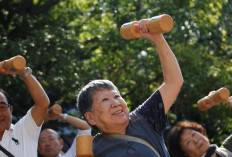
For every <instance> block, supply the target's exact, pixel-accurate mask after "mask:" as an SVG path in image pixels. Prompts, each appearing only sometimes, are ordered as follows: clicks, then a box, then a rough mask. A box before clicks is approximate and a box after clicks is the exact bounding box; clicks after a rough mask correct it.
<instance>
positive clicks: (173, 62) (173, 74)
mask: <svg viewBox="0 0 232 157" xmlns="http://www.w3.org/2000/svg"><path fill="white" fill-rule="evenodd" d="M147 22H148V21H147V20H141V21H140V23H139V25H137V26H136V28H137V30H138V31H139V32H140V34H141V36H142V37H144V38H147V39H149V40H151V41H152V42H153V43H154V44H155V46H156V49H157V53H158V55H159V59H160V62H161V67H162V70H163V76H164V83H163V84H162V85H161V86H160V87H159V91H160V93H161V96H162V99H163V102H164V109H165V113H167V112H168V111H169V109H170V107H171V106H172V104H173V103H174V101H175V100H176V98H177V95H178V94H179V92H180V89H181V87H182V85H183V82H184V81H183V77H182V73H181V70H180V67H179V64H178V62H177V59H176V57H175V55H174V53H173V52H172V50H171V48H170V47H169V45H168V44H167V42H166V40H165V39H164V37H163V35H162V34H152V33H151V32H149V31H148V28H147Z"/></svg>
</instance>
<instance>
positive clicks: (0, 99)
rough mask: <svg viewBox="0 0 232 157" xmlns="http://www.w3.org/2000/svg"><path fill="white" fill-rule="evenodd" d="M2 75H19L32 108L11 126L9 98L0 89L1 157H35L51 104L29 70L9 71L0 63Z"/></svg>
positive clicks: (11, 107) (26, 68)
mask: <svg viewBox="0 0 232 157" xmlns="http://www.w3.org/2000/svg"><path fill="white" fill-rule="evenodd" d="M1 73H2V74H5V75H6V74H17V75H19V76H20V78H21V79H22V80H23V82H24V83H25V85H26V86H27V89H28V91H29V93H30V95H31V97H32V99H33V101H34V105H33V106H32V107H31V108H30V109H29V110H28V112H27V114H26V115H25V116H24V117H23V118H21V119H20V120H19V121H18V122H17V123H16V124H12V112H13V106H12V104H11V103H10V99H11V98H10V97H9V95H8V94H7V93H6V92H5V91H4V90H3V89H0V144H1V145H0V146H1V150H0V156H1V157H6V156H7V155H6V154H8V156H9V154H10V155H12V156H17V157H36V156H37V145H38V138H39V133H40V130H41V126H42V124H43V121H44V117H45V116H46V114H47V109H48V106H49V104H50V101H49V98H48V96H47V94H46V93H45V91H44V89H43V87H42V86H41V85H40V83H39V82H38V81H37V79H36V78H35V77H34V76H33V75H32V70H31V69H30V68H29V67H25V68H23V69H22V70H11V69H9V68H7V66H4V64H3V69H2V70H1ZM3 151H4V153H3Z"/></svg>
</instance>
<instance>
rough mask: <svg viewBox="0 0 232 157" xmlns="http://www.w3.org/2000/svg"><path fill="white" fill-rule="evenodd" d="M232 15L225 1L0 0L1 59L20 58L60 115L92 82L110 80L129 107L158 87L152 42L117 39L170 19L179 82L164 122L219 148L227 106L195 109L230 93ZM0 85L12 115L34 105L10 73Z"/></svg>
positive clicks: (225, 127)
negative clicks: (197, 127)
mask: <svg viewBox="0 0 232 157" xmlns="http://www.w3.org/2000/svg"><path fill="white" fill-rule="evenodd" d="M231 10H232V5H231V1H228V0H205V1H196V0H190V1H182V0H176V1H173V0H165V1H164V0H162V1H161V0H157V1H151V0H144V1H141V0H136V1H114V0H108V1H106V0H66V1H59V0H36V1H33V0H27V1H26V0H17V1H13V0H0V19H1V20H0V43H1V44H0V53H1V57H0V59H1V60H4V59H8V58H10V57H13V56H15V55H22V56H24V57H25V58H26V60H27V65H28V66H30V67H31V68H32V69H33V71H34V72H33V73H34V75H35V76H36V77H37V78H38V80H39V81H40V82H41V84H42V85H43V87H44V88H45V89H46V92H47V93H48V95H49V98H50V100H51V104H54V103H59V104H61V105H62V107H63V109H64V112H70V109H73V108H76V106H75V103H76V94H77V93H78V90H79V89H80V88H81V87H82V86H83V85H85V84H86V83H88V82H89V81H90V80H92V79H110V80H112V81H113V82H114V83H115V84H116V85H117V86H118V88H119V89H120V91H121V94H122V95H123V97H124V98H125V100H126V102H127V103H128V106H129V108H130V110H133V109H134V108H135V107H137V106H138V105H139V104H141V103H142V102H143V101H144V100H145V99H146V98H147V97H149V96H150V94H151V93H152V92H154V91H155V90H156V89H157V87H159V85H160V84H162V81H163V74H162V70H161V67H160V62H159V59H158V55H157V54H156V50H155V48H154V46H153V44H152V43H150V42H149V41H147V40H144V39H134V40H123V39H122V38H121V37H120V34H119V30H120V26H121V25H122V24H124V23H126V22H130V21H134V20H140V19H142V18H149V17H152V16H156V15H160V14H164V13H166V14H169V15H171V16H172V18H173V20H174V28H173V30H172V31H171V32H170V33H167V34H164V36H165V38H166V39H167V41H168V43H169V45H170V47H171V48H172V50H173V51H174V53H175V54H176V56H177V59H178V61H179V64H180V67H181V69H182V73H183V76H184V80H185V82H184V86H183V88H182V89H181V93H180V94H179V96H178V98H177V100H176V102H175V104H174V106H173V108H172V109H171V112H170V113H169V118H170V124H173V123H175V122H176V121H178V120H181V119H190V120H194V121H197V122H200V123H202V124H204V125H205V126H206V128H207V130H208V134H209V136H210V138H211V139H212V142H216V143H220V142H221V141H222V140H223V138H224V137H225V136H226V135H228V134H230V133H231V132H230V129H231V125H230V124H231V121H232V119H231V118H230V112H231V109H230V108H229V107H228V106H226V105H221V106H218V107H215V108H213V109H211V110H209V111H206V112H200V111H199V110H198V109H197V106H196V103H197V101H198V100H199V99H200V98H202V97H204V96H205V95H207V94H208V93H209V92H210V91H212V90H217V89H219V88H220V87H223V86H224V87H227V88H228V89H229V90H230V91H232V86H231V82H230V78H231V72H232V68H231V63H232V60H231V56H232V41H231V36H232V31H231V27H232V23H231V22H230V21H231ZM0 82H1V85H2V86H1V87H2V88H4V89H7V91H8V92H9V93H10V95H11V96H13V99H14V100H15V101H16V102H17V103H18V105H19V107H17V109H16V112H15V116H16V117H20V116H22V115H23V114H25V112H26V110H25V109H28V108H29V107H30V105H31V104H32V100H31V99H28V98H29V94H28V91H27V90H26V88H25V86H24V85H23V84H22V82H21V81H20V80H19V79H18V78H17V77H14V76H13V77H12V76H4V77H1V80H0ZM22 93H25V94H22ZM76 115H77V116H80V115H79V114H78V113H76ZM54 127H56V126H54Z"/></svg>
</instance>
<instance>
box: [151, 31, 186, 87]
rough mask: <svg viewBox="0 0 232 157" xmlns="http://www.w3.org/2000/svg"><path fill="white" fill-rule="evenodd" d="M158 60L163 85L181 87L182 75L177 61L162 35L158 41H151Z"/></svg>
mask: <svg viewBox="0 0 232 157" xmlns="http://www.w3.org/2000/svg"><path fill="white" fill-rule="evenodd" d="M153 42H154V44H155V46H156V49H157V53H158V55H159V58H160V62H161V67H162V70H163V76H164V83H168V84H173V85H176V86H177V87H181V86H182V83H183V77H182V73H181V70H180V67H179V64H178V62H177V59H176V57H175V55H174V53H173V52H172V50H171V48H170V47H169V45H168V44H167V42H166V40H165V39H164V37H163V36H162V35H160V36H159V40H153Z"/></svg>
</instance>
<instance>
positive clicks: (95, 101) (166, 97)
mask: <svg viewBox="0 0 232 157" xmlns="http://www.w3.org/2000/svg"><path fill="white" fill-rule="evenodd" d="M147 22H148V20H146V19H145V20H140V21H139V24H138V25H136V29H137V31H138V32H139V33H140V35H141V36H142V37H144V38H147V39H149V40H150V41H152V42H153V43H154V45H155V46H156V49H157V52H158V55H159V59H160V61H161V67H162V70H163V76H164V83H163V84H162V85H161V86H160V87H159V88H158V89H157V90H156V91H155V92H154V93H153V94H152V95H151V96H150V97H149V98H148V99H147V100H146V101H144V103H142V104H141V105H140V106H138V107H137V108H136V109H135V110H134V111H132V112H131V113H129V110H128V107H127V104H126V102H125V100H124V99H123V98H122V97H121V95H120V92H119V90H118V89H117V87H116V86H115V85H114V84H113V83H112V82H111V81H109V80H93V81H91V82H89V83H88V84H87V85H86V86H84V87H83V88H82V89H81V90H80V92H79V94H78V97H77V106H78V108H79V111H80V112H81V113H82V115H83V116H84V117H85V118H86V120H87V121H88V123H89V124H90V125H92V126H96V127H97V128H98V129H100V130H101V132H102V133H101V134H97V135H96V136H95V137H94V139H93V153H94V156H95V157H119V156H120V157H128V156H137V157H138V156H146V157H156V156H162V157H169V153H168V151H167V148H166V146H165V143H164V138H163V133H164V129H165V127H166V125H167V123H168V120H167V112H168V111H169V109H170V107H171V106H172V104H173V103H174V101H175V100H176V98H177V95H178V94H179V91H180V89H181V87H182V84H183V77H182V74H181V70H180V67H179V65H178V62H177V60H176V57H175V55H174V54H173V52H172V50H171V49H170V47H169V45H168V44H167V42H166V40H165V39H164V37H163V35H162V34H153V33H151V32H149V30H148V26H147ZM108 135H117V136H118V135H120V136H121V135H131V136H133V137H135V136H136V137H139V138H140V139H142V140H145V141H146V143H147V142H148V143H150V145H151V146H152V147H153V148H154V149H155V150H156V152H155V150H154V149H150V148H151V147H150V148H149V147H148V146H146V145H143V144H141V143H138V142H134V141H128V140H127V139H117V138H116V139H115V138H113V139H112V138H108V137H109V136H108ZM123 137H124V136H123ZM157 152H158V153H157Z"/></svg>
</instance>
